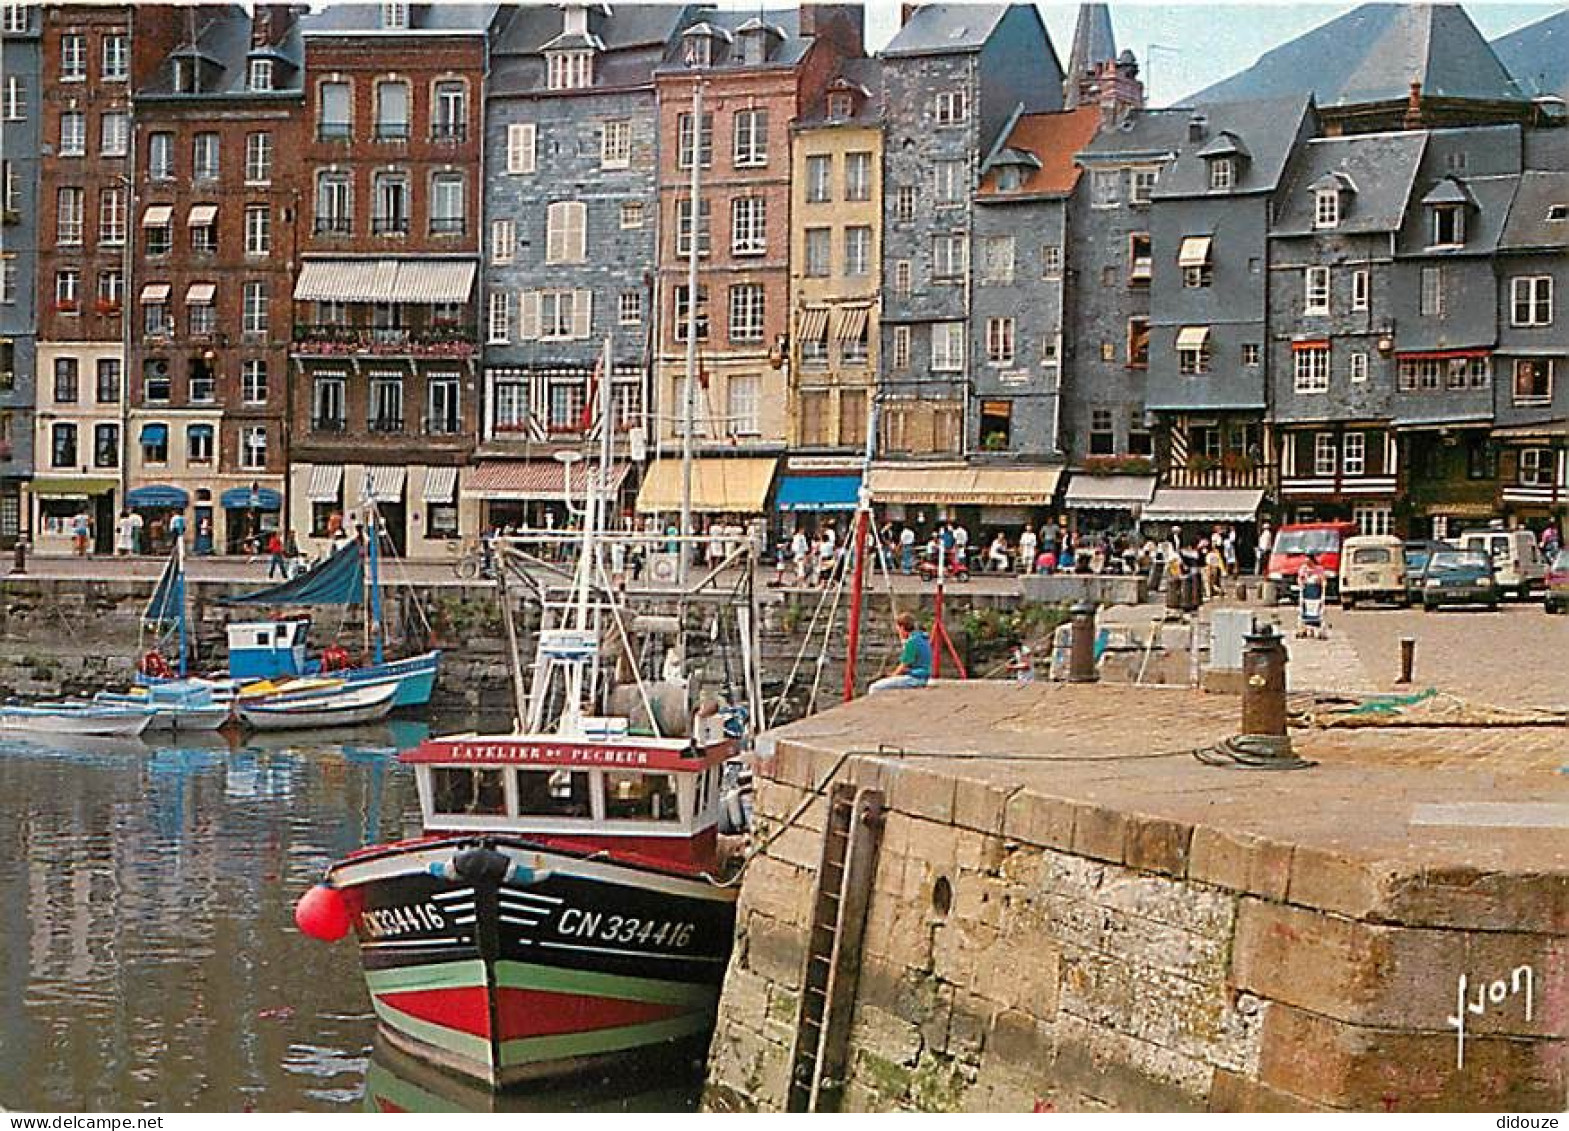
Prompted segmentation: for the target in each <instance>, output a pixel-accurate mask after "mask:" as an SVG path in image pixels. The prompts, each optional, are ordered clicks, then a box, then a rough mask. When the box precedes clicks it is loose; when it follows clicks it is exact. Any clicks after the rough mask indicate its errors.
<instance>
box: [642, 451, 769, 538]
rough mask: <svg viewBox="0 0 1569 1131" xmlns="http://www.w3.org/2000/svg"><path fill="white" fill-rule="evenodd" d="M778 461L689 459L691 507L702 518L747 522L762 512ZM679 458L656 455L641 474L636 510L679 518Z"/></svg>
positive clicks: (681, 480)
mask: <svg viewBox="0 0 1569 1131" xmlns="http://www.w3.org/2000/svg"><path fill="white" fill-rule="evenodd" d="M778 464H779V461H778V460H776V459H771V458H758V457H738V458H736V459H713V458H703V459H694V460H693V461H692V496H691V501H692V512H693V513H694V514H697V515H701V516H702V517H703V518H704V519H705V520H706V521H715V520H740V521H743V522H746V523H751V522H753V521H755V520H757V519H759V518H760V517H761V516H762V515H763V514H765V513H766V508H767V504H768V492H769V489H770V488H771V487H772V486H773V483H774V472H775V470H776V469H777V468H778ZM685 479H686V477H685V473H684V471H683V469H682V461H681V460H678V459H661V460H655V461H654V462H653V463H651V464H649V465H648V469H647V471H646V472H645V473H644V475H643V485H642V487H641V489H640V490H639V491H638V493H637V513H638V514H640V515H643V516H645V517H647V518H664V519H667V520H670V521H672V522H675V521H679V519H680V515H681V497H682V494H683V487H684V484H685Z"/></svg>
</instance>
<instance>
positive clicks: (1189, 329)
mask: <svg viewBox="0 0 1569 1131" xmlns="http://www.w3.org/2000/svg"><path fill="white" fill-rule="evenodd" d="M1208 342H1209V327H1208V326H1184V327H1183V328H1182V329H1180V330H1178V331H1177V348H1178V349H1179V350H1201V349H1203V348H1204V347H1205V345H1206V344H1208Z"/></svg>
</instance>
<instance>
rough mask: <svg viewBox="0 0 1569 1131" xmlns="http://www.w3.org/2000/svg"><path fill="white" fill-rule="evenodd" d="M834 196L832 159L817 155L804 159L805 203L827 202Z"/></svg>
mask: <svg viewBox="0 0 1569 1131" xmlns="http://www.w3.org/2000/svg"><path fill="white" fill-rule="evenodd" d="M833 198H834V159H833V158H832V157H828V156H824V155H820V154H819V155H817V156H813V157H808V158H807V159H806V203H808V204H827V203H828V202H829V201H830V200H832V199H833Z"/></svg>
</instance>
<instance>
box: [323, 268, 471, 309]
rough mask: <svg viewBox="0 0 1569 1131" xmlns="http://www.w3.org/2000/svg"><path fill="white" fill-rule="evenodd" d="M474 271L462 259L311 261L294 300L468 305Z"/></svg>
mask: <svg viewBox="0 0 1569 1131" xmlns="http://www.w3.org/2000/svg"><path fill="white" fill-rule="evenodd" d="M474 273H475V267H474V264H473V263H472V262H469V261H463V260H436V261H432V262H422V263H416V262H403V261H400V260H396V259H313V260H309V261H307V262H306V264H305V266H304V268H303V269H302V270H301V271H300V280H299V282H298V283H296V284H295V285H294V299H295V301H296V302H412V303H438V302H467V301H468V299H469V293H470V292H471V291H472V290H473V288H474Z"/></svg>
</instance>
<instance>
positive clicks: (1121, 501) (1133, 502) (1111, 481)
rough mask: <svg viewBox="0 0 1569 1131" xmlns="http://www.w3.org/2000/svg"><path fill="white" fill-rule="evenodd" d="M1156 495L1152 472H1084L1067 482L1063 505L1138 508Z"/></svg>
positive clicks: (1084, 509)
mask: <svg viewBox="0 0 1569 1131" xmlns="http://www.w3.org/2000/svg"><path fill="white" fill-rule="evenodd" d="M1154 494H1155V477H1154V476H1153V475H1086V474H1085V473H1084V472H1082V471H1076V472H1074V474H1073V478H1072V479H1070V480H1069V481H1068V492H1067V494H1066V495H1064V496H1063V506H1065V507H1067V508H1068V509H1069V510H1083V511H1090V510H1137V509H1138V508H1140V507H1143V506H1145V505H1147V504H1148V503H1149V501H1150V497H1151V496H1152V495H1154Z"/></svg>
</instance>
